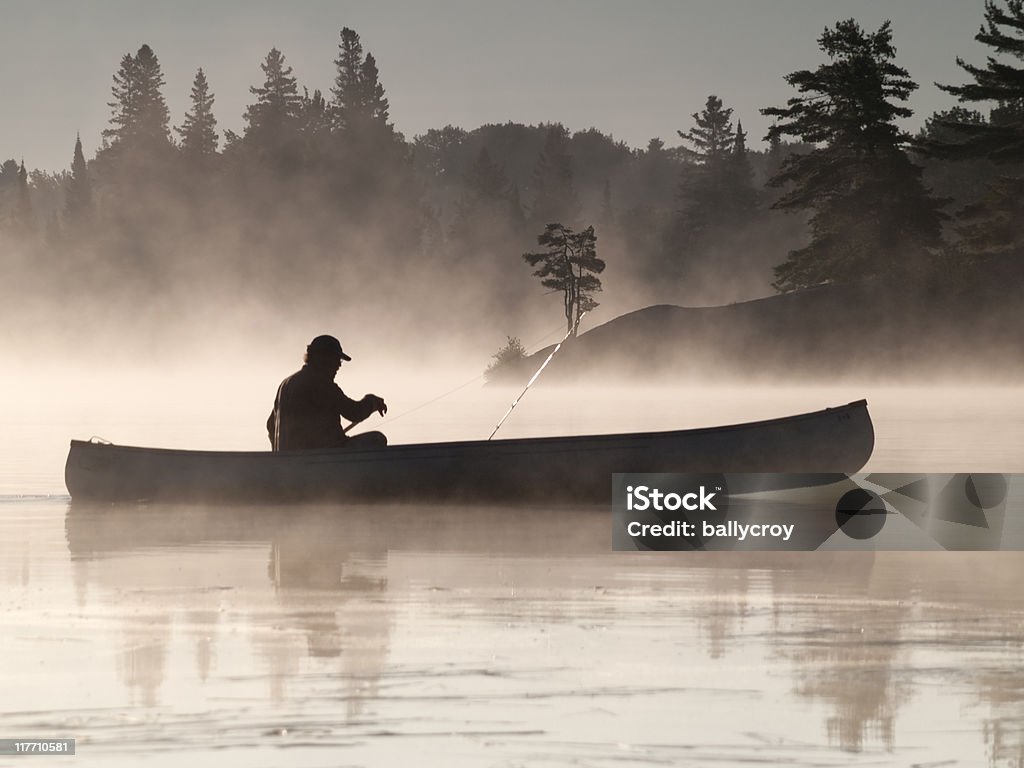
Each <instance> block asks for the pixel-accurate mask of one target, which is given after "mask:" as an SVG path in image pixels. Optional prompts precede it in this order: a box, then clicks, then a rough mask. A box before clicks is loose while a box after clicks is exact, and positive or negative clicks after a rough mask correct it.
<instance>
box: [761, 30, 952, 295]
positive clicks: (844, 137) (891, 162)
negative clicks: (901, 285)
mask: <svg viewBox="0 0 1024 768" xmlns="http://www.w3.org/2000/svg"><path fill="white" fill-rule="evenodd" d="M818 42H819V46H820V47H821V49H822V51H823V52H824V53H825V54H826V55H827V56H828V59H829V61H828V63H826V64H822V65H820V66H819V67H818V68H817V69H816V70H814V71H809V70H800V71H797V72H793V73H792V74H790V75H787V76H786V82H787V83H789V84H790V85H792V86H793V87H794V88H796V89H797V90H798V91H799V93H800V95H799V96H795V97H792V98H790V99H789V101H788V102H787V105H786V106H785V107H771V108H767V109H762V110H761V112H762V113H763V114H765V115H769V116H772V117H776V118H779V122H778V123H776V124H775V125H773V126H772V127H771V128H770V129H769V137H771V136H783V135H789V136H795V137H797V138H799V139H801V140H803V141H805V142H809V143H813V144H815V145H817V146H816V148H814V149H812V150H811V151H809V152H807V153H801V154H794V155H790V156H789V157H788V158H787V159H786V161H785V162H784V164H783V167H782V170H781V171H780V173H778V174H777V175H776V176H775V177H773V179H772V180H771V182H770V183H771V184H772V185H773V186H784V185H791V186H790V187H789V188H788V189H787V191H786V193H785V194H784V195H783V196H782V197H781V198H780V199H779V200H777V201H776V202H775V203H774V205H773V207H774V208H778V209H781V210H786V211H803V210H809V211H812V217H811V221H810V226H811V242H810V244H809V245H808V246H806V247H804V248H800V249H797V250H794V251H791V252H790V254H789V259H788V261H786V262H785V263H784V264H781V265H779V266H778V267H776V269H775V274H776V282H775V287H776V288H777V289H778V290H790V289H794V288H801V287H807V286H812V285H817V284H819V283H822V282H829V281H848V280H853V279H856V278H859V277H864V276H871V275H882V276H886V277H888V278H889V279H892V278H895V277H899V276H906V275H907V274H908V273H909V272H911V271H913V270H914V268H915V267H919V266H922V265H923V264H925V263H926V262H927V260H928V259H929V257H930V255H929V251H928V249H931V248H934V247H936V246H938V245H939V244H940V237H941V222H942V220H943V218H944V216H943V214H942V213H941V212H940V210H939V208H940V207H941V202H940V201H936V200H935V199H933V198H932V197H931V196H930V195H929V193H928V191H927V190H926V189H925V188H924V185H923V184H922V182H921V169H920V168H919V167H918V166H916V165H914V164H913V163H912V162H911V161H910V159H909V158H908V157H907V155H906V153H905V152H904V148H905V147H906V145H907V144H908V141H909V137H908V136H907V135H906V134H905V133H904V132H903V131H901V130H900V129H899V127H898V126H897V125H896V120H897V119H899V118H905V117H909V116H910V115H911V114H912V113H911V111H910V109H908V108H907V107H904V106H901V105H900V103H899V102H903V101H906V99H907V98H908V97H909V95H910V93H911V92H912V91H913V90H914V89H915V88H917V84H916V83H914V81H913V80H911V79H910V76H909V74H908V73H907V71H906V70H905V69H903V68H902V67H898V66H896V64H894V63H893V58H894V56H895V53H896V51H895V48H894V47H893V45H892V31H891V29H890V24H889V22H886V23H885V24H883V25H882V26H881V28H880V29H879V30H878V31H877V32H873V33H868V32H865V31H864V30H862V29H861V27H860V26H859V25H858V24H857V23H856V21H854V20H853V19H849V20H847V21H841V22H839V23H838V24H836V26H835V27H834V28H828V29H826V30H825V31H824V33H823V34H822V35H821V37H820V38H819V40H818Z"/></svg>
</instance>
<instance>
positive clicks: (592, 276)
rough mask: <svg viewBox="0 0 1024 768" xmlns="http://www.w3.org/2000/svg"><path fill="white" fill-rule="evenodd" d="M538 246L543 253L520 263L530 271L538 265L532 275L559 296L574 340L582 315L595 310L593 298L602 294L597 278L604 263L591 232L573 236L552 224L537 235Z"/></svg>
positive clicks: (566, 229) (560, 225)
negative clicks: (541, 248) (524, 262)
mask: <svg viewBox="0 0 1024 768" xmlns="http://www.w3.org/2000/svg"><path fill="white" fill-rule="evenodd" d="M537 243H538V245H542V246H544V247H545V248H546V250H543V251H537V252H535V253H524V254H523V259H524V260H525V261H526V263H527V264H529V265H530V266H531V267H536V266H537V265H538V264H540V267H539V268H538V269H536V270H535V271H534V273H533V275H534V277H539V278H540V281H541V285H543V286H544V287H545V288H549V289H550V290H552V291H560V292H561V293H562V301H563V308H564V310H565V321H566V330H567V332H569V333H571V334H572V335H573V336H575V335H576V332H577V330H578V329H579V323H580V317H581V316H582V315H583V313H584V312H589V311H590V310H592V309H594V308H596V307H597V306H598V303H597V301H595V300H594V294H595V293H598V292H599V291H600V290H601V279H600V278H599V277H598V275H599V274H600V273H601V272H604V268H605V263H604V261H602V260H601V259H599V258H598V257H597V236H596V235H595V234H594V228H593V227H587V228H586V229H584V230H582V231H581V232H573V231H572V230H571V229H569V228H568V227H565V226H563V225H562V224H559V223H557V222H555V223H551V224H548V225H547V226H546V227H545V228H544V232H543V233H542V234H540V235H538V237H537Z"/></svg>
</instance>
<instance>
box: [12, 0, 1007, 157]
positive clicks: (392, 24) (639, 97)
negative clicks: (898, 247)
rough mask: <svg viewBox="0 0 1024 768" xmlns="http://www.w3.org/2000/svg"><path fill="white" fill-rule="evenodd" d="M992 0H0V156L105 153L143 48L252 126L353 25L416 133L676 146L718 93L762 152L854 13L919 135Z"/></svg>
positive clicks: (395, 113)
mask: <svg viewBox="0 0 1024 768" xmlns="http://www.w3.org/2000/svg"><path fill="white" fill-rule="evenodd" d="M983 9H984V2H983V0H676V1H674V2H673V1H670V0H633V1H632V2H602V1H599V0H591V1H590V2H585V1H584V0H505V2H500V3H499V2H488V1H485V0H478V1H473V0H428V1H423V0H395V1H393V2H387V1H386V0H381V1H378V2H349V1H345V0H333V1H332V2H327V1H325V0H301V1H293V2H283V0H278V1H277V2H252V1H248V2H242V1H241V0H216V2H212V1H211V0H202V1H197V0H178V2H174V3H169V2H168V3H156V2H127V1H126V0H97V1H96V2H84V1H78V2H76V1H75V0H67V1H66V2H57V1H56V0H28V1H25V0H0V13H2V16H0V19H2V25H3V30H4V40H3V44H2V47H0V104H2V105H3V107H2V111H0V160H2V159H5V158H8V157H14V158H16V159H19V160H20V159H21V158H22V157H24V159H25V163H26V165H27V166H28V167H29V168H42V169H47V170H58V169H64V168H67V167H69V166H70V164H71V156H72V150H73V147H74V141H75V133H76V131H80V132H81V134H82V142H83V144H84V146H85V151H86V156H87V157H91V156H92V154H93V153H94V152H95V150H96V148H97V147H98V146H99V143H100V132H101V131H102V130H103V128H104V127H106V125H107V121H108V118H109V115H110V110H109V108H108V107H107V102H108V101H109V100H110V86H111V78H112V76H113V74H114V71H115V70H116V69H117V66H118V62H119V61H120V59H121V57H122V56H123V55H124V54H125V53H128V52H131V53H134V52H135V51H136V50H137V49H138V48H139V46H140V45H142V44H143V43H148V44H149V45H150V46H151V47H152V48H153V49H154V51H155V52H156V54H157V56H158V57H159V59H160V63H161V65H162V67H163V71H164V75H165V78H166V81H167V84H166V86H165V91H164V95H165V97H166V98H167V102H168V106H169V107H170V110H171V122H172V124H175V125H178V124H180V123H181V120H182V116H183V114H184V111H185V110H186V109H187V107H188V93H189V89H190V87H191V83H192V78H193V76H194V74H195V70H196V69H197V68H198V67H203V69H204V70H205V71H206V74H207V77H208V79H209V81H210V86H211V89H212V90H213V92H214V94H215V96H216V103H215V105H214V113H215V115H216V117H217V120H218V122H219V126H218V128H220V129H224V128H231V129H234V130H236V131H239V130H240V129H241V127H242V112H243V110H244V108H245V105H246V104H248V103H249V101H250V100H251V98H250V94H249V91H248V88H249V86H250V85H254V84H257V83H259V82H261V81H262V73H261V71H260V69H259V64H260V62H261V61H262V59H263V58H264V57H265V56H266V53H267V51H268V50H270V48H271V47H274V46H276V47H277V48H279V49H280V50H281V51H282V52H283V53H284V55H285V57H286V60H287V61H288V63H290V64H291V65H292V66H293V67H294V70H295V73H294V74H295V75H296V76H297V77H298V79H299V83H300V85H305V86H307V87H308V88H309V89H310V91H312V90H313V89H315V88H320V89H321V90H323V91H325V92H326V91H327V90H328V89H329V88H330V86H331V83H332V79H333V72H334V65H333V60H334V58H335V56H336V54H337V45H338V39H339V37H338V36H339V32H340V30H341V28H342V27H343V26H349V27H352V28H353V29H355V30H356V31H357V32H358V33H359V34H360V36H361V38H362V42H363V47H364V50H365V51H367V52H371V53H373V55H374V56H375V57H376V59H377V65H378V67H379V69H380V76H381V82H382V83H383V84H384V87H385V89H386V91H387V96H388V98H389V100H390V102H391V117H392V120H393V121H394V123H395V126H396V128H397V129H398V130H400V131H401V132H403V133H404V134H405V135H406V137H407V138H410V139H411V138H412V137H413V136H415V135H417V134H420V133H423V132H424V131H426V130H427V129H428V128H434V127H442V126H444V125H446V124H448V123H451V124H454V125H459V126H461V127H463V128H466V129H473V128H476V127H478V126H480V125H482V124H485V123H494V122H505V121H508V120H512V121H516V122H523V123H536V122H540V121H560V122H563V123H564V124H565V125H566V126H567V127H568V128H569V129H570V130H572V131H575V130H581V129H585V128H589V127H592V126H593V127H596V128H598V129H600V130H601V131H603V132H606V133H611V134H613V135H614V136H615V138H616V139H621V140H624V141H626V142H627V143H628V144H629V145H630V146H634V147H637V146H644V145H646V143H647V140H648V139H649V138H651V137H653V136H658V137H661V138H662V139H663V140H665V142H666V143H668V144H669V145H674V144H677V143H678V138H677V136H676V130H677V129H680V128H682V129H686V128H689V127H690V125H691V122H692V121H691V118H690V115H691V114H692V113H693V112H695V111H697V110H699V109H700V108H701V106H702V105H703V103H704V100H705V99H706V97H707V95H708V94H710V93H715V94H717V95H719V96H720V97H721V98H722V99H723V100H724V102H725V105H726V106H731V107H733V108H734V109H735V113H734V117H738V118H740V119H741V120H742V121H743V124H744V127H746V128H747V129H748V132H749V133H750V137H751V140H750V146H751V147H752V148H759V147H760V146H761V144H760V138H761V137H762V136H763V135H764V132H765V129H766V128H767V125H768V123H767V121H766V120H765V118H763V117H761V116H760V114H759V113H758V112H757V109H758V108H759V107H764V106H776V105H781V104H783V103H784V102H785V100H786V98H788V97H789V96H790V95H792V93H793V92H792V90H791V89H790V88H789V87H788V86H787V85H786V84H785V83H784V81H783V79H782V78H783V75H785V74H787V73H789V72H792V71H793V70H795V69H805V68H813V67H814V66H816V65H817V64H818V63H820V62H821V61H822V56H821V54H820V53H819V51H818V49H817V44H816V39H817V37H818V36H819V35H820V33H821V31H822V30H823V29H824V28H825V27H826V26H827V25H830V24H833V23H834V22H836V21H838V20H840V19H844V18H849V17H851V16H852V17H854V18H856V19H857V20H858V21H859V22H860V23H861V25H862V26H865V27H867V28H870V29H875V28H877V27H878V26H879V25H880V24H881V23H882V22H883V21H884V20H885V19H887V18H888V19H891V20H892V22H893V30H894V41H895V45H896V47H897V63H898V64H900V65H901V66H904V67H906V68H907V69H909V70H910V74H911V76H912V77H914V79H915V80H917V82H918V83H919V84H920V86H921V87H920V89H919V90H918V91H917V92H916V94H915V95H914V97H913V99H912V101H911V104H910V106H911V107H912V108H913V109H914V110H915V112H916V114H915V116H914V117H913V118H912V119H911V120H910V121H908V123H907V125H906V127H908V128H911V129H916V128H917V127H919V126H920V125H921V124H922V123H923V120H924V118H925V117H926V116H928V115H930V114H931V112H932V111H934V110H935V109H944V108H947V107H949V106H952V105H953V104H954V103H955V102H954V101H953V99H952V98H951V97H950V96H947V95H946V94H944V93H942V92H941V91H939V90H938V89H937V88H936V87H935V86H934V85H933V81H936V80H937V81H939V82H944V83H961V82H963V81H964V75H963V73H962V72H961V71H960V70H959V69H958V68H957V66H956V63H955V57H956V56H957V55H960V56H962V57H964V58H966V59H967V60H968V61H971V62H973V63H979V64H980V63H983V62H984V57H985V55H986V53H987V49H986V48H985V47H984V46H982V45H980V44H979V43H976V42H975V41H974V40H973V37H974V34H975V33H976V32H977V30H978V27H979V26H980V24H981V23H982V20H983Z"/></svg>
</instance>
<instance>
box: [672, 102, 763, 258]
mask: <svg viewBox="0 0 1024 768" xmlns="http://www.w3.org/2000/svg"><path fill="white" fill-rule="evenodd" d="M693 120H694V123H695V125H694V127H693V128H691V129H690V130H689V131H686V132H685V133H684V132H683V131H677V133H678V134H679V137H680V138H681V139H683V140H684V141H685V142H687V143H689V144H690V145H692V146H690V147H685V146H684V147H683V153H684V156H685V157H686V158H687V159H688V160H689V161H690V165H688V166H687V167H686V168H685V169H684V171H683V174H682V178H681V180H680V183H679V190H678V195H677V197H678V200H679V211H678V216H677V221H676V228H675V232H674V243H673V246H674V250H675V251H676V252H677V253H680V254H685V255H686V256H687V257H689V259H690V260H691V261H692V260H696V259H698V258H699V257H700V256H701V255H702V254H703V253H704V252H705V251H706V250H708V249H709V248H711V247H713V246H714V245H715V244H716V241H718V240H719V239H721V236H722V235H723V234H724V233H726V232H729V233H731V232H734V231H735V230H736V229H737V227H742V226H743V225H744V224H746V223H747V222H746V219H747V218H748V217H749V215H750V213H751V212H752V210H753V207H754V199H755V192H754V188H753V174H752V172H751V171H750V165H749V158H747V153H746V134H745V133H743V129H742V127H741V128H740V130H739V131H738V132H737V131H736V130H734V129H733V125H732V109H731V108H726V107H723V106H722V100H721V99H720V98H718V97H717V96H715V95H714V94H712V95H710V96H708V98H707V102H706V103H705V105H704V109H703V110H702V111H701V112H695V113H694V114H693Z"/></svg>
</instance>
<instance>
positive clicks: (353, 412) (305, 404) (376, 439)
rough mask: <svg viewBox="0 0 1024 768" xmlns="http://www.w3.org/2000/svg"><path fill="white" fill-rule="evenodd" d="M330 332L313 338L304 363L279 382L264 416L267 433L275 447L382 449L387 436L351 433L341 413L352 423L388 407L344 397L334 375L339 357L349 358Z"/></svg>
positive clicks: (370, 398)
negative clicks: (265, 416)
mask: <svg viewBox="0 0 1024 768" xmlns="http://www.w3.org/2000/svg"><path fill="white" fill-rule="evenodd" d="M351 359H352V358H351V357H349V356H348V355H346V354H345V353H344V352H343V351H342V349H341V343H340V342H339V341H338V340H337V339H336V338H334V337H333V336H317V337H316V338H315V339H313V341H311V342H310V343H309V346H308V347H306V357H305V361H306V364H305V365H304V366H302V369H301V370H300V371H298V372H296V373H293V374H292V375H291V376H289V377H288V378H287V379H285V380H284V381H282V382H281V386H279V387H278V388H277V397H276V398H274V410H273V412H272V413H271V414H270V418H268V419H267V434H268V435H269V437H270V444H271V446H273V449H274V450H275V451H301V450H309V449H314V448H353V449H356V450H363V449H370V448H383V447H384V446H386V445H387V444H388V440H387V438H386V437H384V435H383V434H382V433H381V432H364V433H362V434H360V435H353V436H352V437H349V436H348V435H346V434H345V430H344V429H342V426H341V421H340V418H341V417H345V418H346V419H348V420H349V421H351V422H352V424H350V425H349V427H350V428H351V426H352V425H354V424H357V423H358V422H360V421H363V420H364V419H366V418H367V417H368V416H369V415H370V414H371V413H373V412H374V411H377V413H379V414H380V415H381V416H383V415H384V414H385V413H387V411H388V407H387V405H386V404H385V403H384V400H383V399H382V398H380V397H378V396H377V395H367V396H366V397H364V398H363V399H362V400H353V399H351V398H350V397H348V396H347V395H346V394H345V393H344V392H342V391H341V389H340V388H339V387H338V385H337V384H335V383H334V377H335V375H336V374H337V373H338V368H340V367H341V361H342V360H351Z"/></svg>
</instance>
